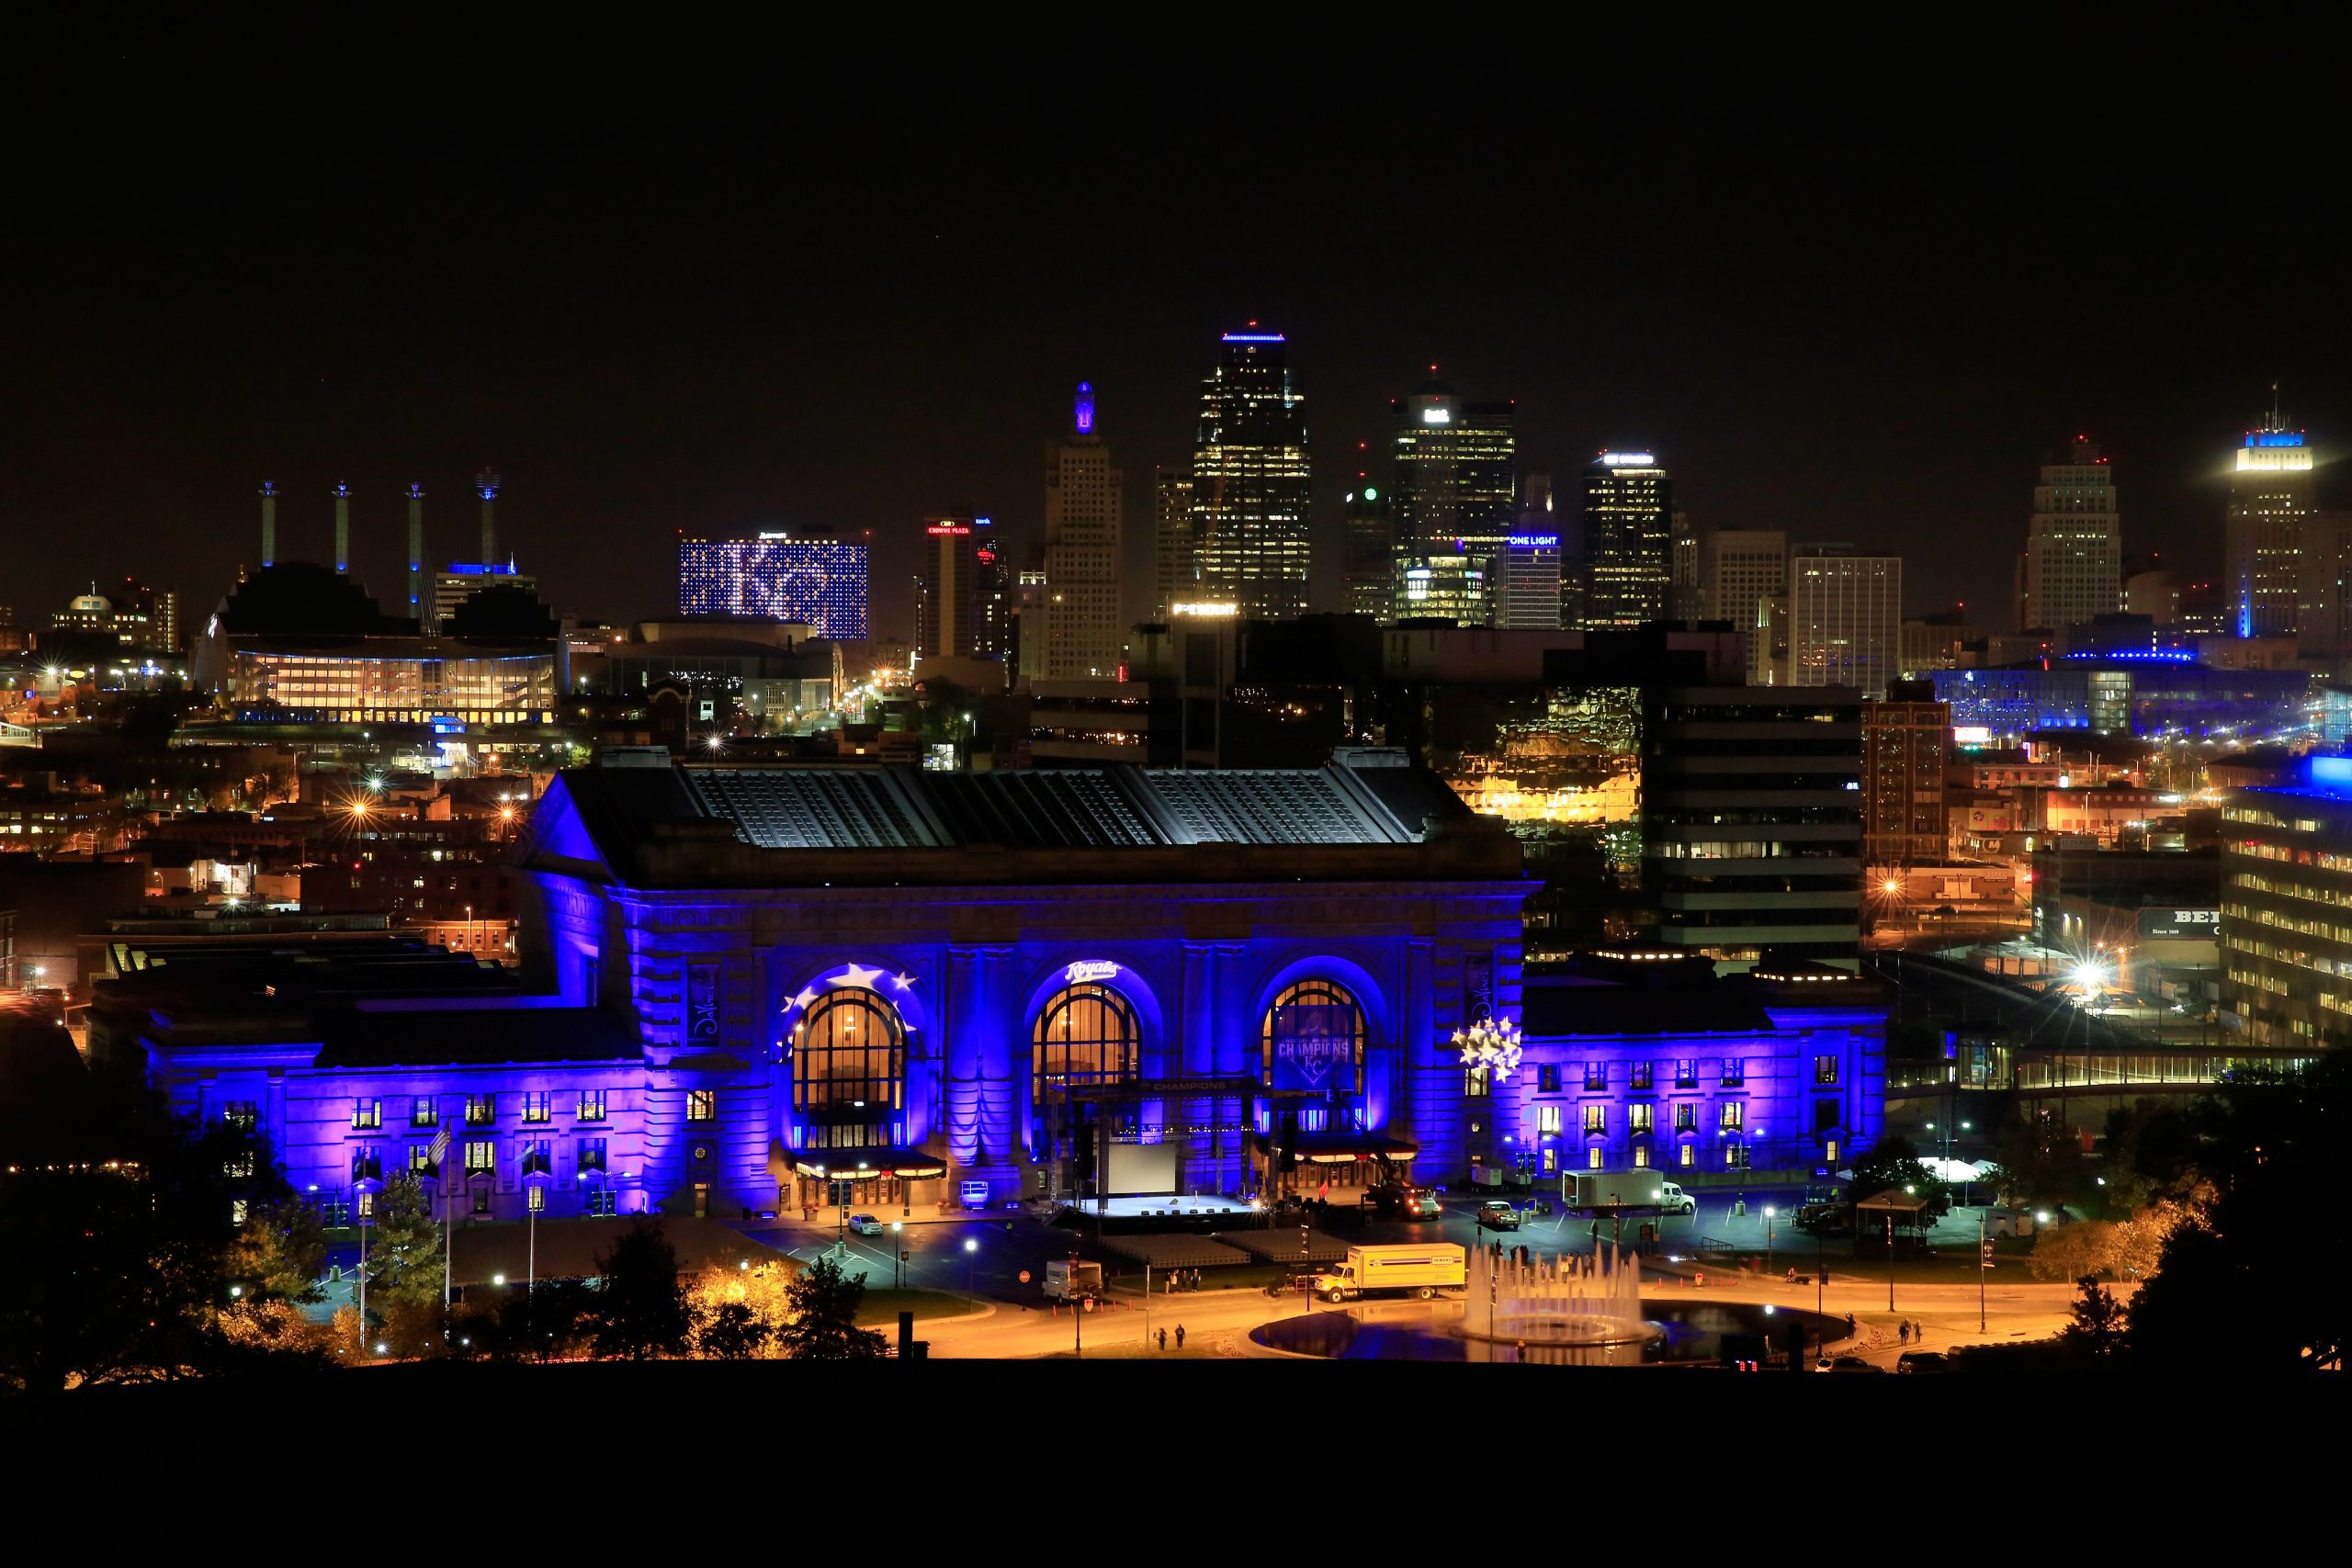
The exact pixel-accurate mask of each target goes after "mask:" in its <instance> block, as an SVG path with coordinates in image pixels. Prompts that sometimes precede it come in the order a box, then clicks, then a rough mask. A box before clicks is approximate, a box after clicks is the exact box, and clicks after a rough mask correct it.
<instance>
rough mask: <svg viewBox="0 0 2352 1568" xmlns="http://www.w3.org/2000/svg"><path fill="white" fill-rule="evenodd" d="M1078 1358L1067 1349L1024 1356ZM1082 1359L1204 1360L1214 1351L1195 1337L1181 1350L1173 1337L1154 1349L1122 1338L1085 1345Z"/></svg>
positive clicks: (1055, 1358)
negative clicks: (1100, 1343) (1164, 1345)
mask: <svg viewBox="0 0 2352 1568" xmlns="http://www.w3.org/2000/svg"><path fill="white" fill-rule="evenodd" d="M1024 1359H1027V1360H1032V1361H1074V1360H1077V1359H1080V1358H1079V1357H1077V1356H1075V1355H1073V1354H1072V1353H1071V1352H1069V1351H1068V1350H1056V1351H1054V1352H1052V1353H1051V1354H1049V1355H1044V1356H1030V1357H1026V1358H1024ZM1084 1359H1087V1360H1090V1361H1205V1360H1210V1359H1214V1352H1212V1351H1211V1350H1209V1349H1208V1348H1206V1347H1205V1346H1204V1345H1203V1344H1202V1343H1201V1342H1200V1341H1199V1340H1197V1339H1195V1340H1193V1342H1192V1343H1190V1344H1188V1345H1186V1346H1185V1347H1184V1348H1182V1350H1179V1349H1178V1348H1176V1341H1175V1340H1173V1339H1170V1340H1169V1342H1168V1348H1167V1349H1165V1350H1154V1349H1149V1348H1146V1346H1145V1345H1144V1343H1143V1342H1142V1341H1141V1340H1139V1339H1126V1338H1122V1339H1119V1340H1118V1341H1116V1342H1115V1343H1113V1344H1109V1345H1102V1346H1096V1345H1089V1346H1087V1348H1086V1355H1085V1358H1084Z"/></svg>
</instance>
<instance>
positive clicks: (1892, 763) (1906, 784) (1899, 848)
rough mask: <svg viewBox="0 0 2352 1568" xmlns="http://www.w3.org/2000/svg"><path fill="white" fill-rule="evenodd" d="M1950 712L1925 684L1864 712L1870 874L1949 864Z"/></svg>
mask: <svg viewBox="0 0 2352 1568" xmlns="http://www.w3.org/2000/svg"><path fill="white" fill-rule="evenodd" d="M1951 744H1952V742H1951V704H1950V703H1945V702H1939V701H1937V700H1936V694H1935V688H1934V687H1933V686H1932V685H1929V684H1928V683H1927V682H1923V681H1922V682H1911V681H1897V682H1894V684H1892V685H1890V686H1889V687H1888V688H1887V694H1886V697H1885V699H1884V700H1883V701H1881V702H1874V703H1864V704H1863V705H1862V863H1863V864H1864V865H1866V866H1869V867H1871V868H1872V869H1876V868H1878V867H1881V866H1885V867H1890V868H1896V869H1900V868H1902V867H1905V866H1911V865H1933V864H1936V863H1939V862H1941V861H1942V860H1944V859H1945V858H1946V851H1945V827H1946V824H1945V818H1944V765H1945V763H1947V762H1948V761H1951Z"/></svg>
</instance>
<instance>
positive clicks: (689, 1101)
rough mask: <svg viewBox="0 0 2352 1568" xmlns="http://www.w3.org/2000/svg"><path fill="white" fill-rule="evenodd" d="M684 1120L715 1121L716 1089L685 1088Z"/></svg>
mask: <svg viewBox="0 0 2352 1568" xmlns="http://www.w3.org/2000/svg"><path fill="white" fill-rule="evenodd" d="M686 1120H687V1121H689V1122H716V1121H718V1090H717V1089H688V1090H686Z"/></svg>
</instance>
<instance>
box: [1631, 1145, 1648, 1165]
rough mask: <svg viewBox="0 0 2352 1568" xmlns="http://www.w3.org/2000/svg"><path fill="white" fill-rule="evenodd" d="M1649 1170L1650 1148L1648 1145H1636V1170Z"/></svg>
mask: <svg viewBox="0 0 2352 1568" xmlns="http://www.w3.org/2000/svg"><path fill="white" fill-rule="evenodd" d="M1648 1168H1650V1146H1649V1145H1647V1144H1635V1145H1634V1169H1635V1170H1647V1169H1648Z"/></svg>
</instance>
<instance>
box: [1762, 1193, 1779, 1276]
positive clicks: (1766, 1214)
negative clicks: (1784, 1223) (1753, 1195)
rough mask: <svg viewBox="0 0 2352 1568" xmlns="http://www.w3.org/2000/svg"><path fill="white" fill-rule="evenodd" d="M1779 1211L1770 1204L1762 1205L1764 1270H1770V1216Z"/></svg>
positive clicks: (1766, 1271) (1769, 1271) (1768, 1272)
mask: <svg viewBox="0 0 2352 1568" xmlns="http://www.w3.org/2000/svg"><path fill="white" fill-rule="evenodd" d="M1778 1213H1780V1211H1779V1210H1778V1209H1775V1208H1774V1207H1772V1205H1771V1204H1770V1203H1767V1204H1765V1205H1764V1272H1765V1273H1767V1274H1770V1273H1771V1271H1772V1218H1773V1216H1774V1215H1776V1214H1778Z"/></svg>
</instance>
